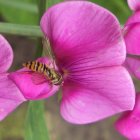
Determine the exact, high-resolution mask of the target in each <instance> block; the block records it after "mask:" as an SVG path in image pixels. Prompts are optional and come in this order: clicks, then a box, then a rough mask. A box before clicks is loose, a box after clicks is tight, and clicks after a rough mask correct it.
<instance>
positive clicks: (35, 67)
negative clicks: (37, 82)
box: [23, 61, 63, 85]
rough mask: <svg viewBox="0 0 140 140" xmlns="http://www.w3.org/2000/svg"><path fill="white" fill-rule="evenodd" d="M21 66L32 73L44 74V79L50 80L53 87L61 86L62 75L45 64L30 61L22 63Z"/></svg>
mask: <svg viewBox="0 0 140 140" xmlns="http://www.w3.org/2000/svg"><path fill="white" fill-rule="evenodd" d="M23 66H24V67H26V68H28V69H29V70H32V71H34V72H38V73H41V74H44V75H45V76H46V78H47V79H48V80H50V81H51V83H52V84H54V85H61V84H62V82H63V78H62V75H61V74H60V73H58V72H57V71H56V70H55V69H53V68H49V66H48V65H46V64H43V63H40V62H37V61H30V62H27V63H24V64H23Z"/></svg>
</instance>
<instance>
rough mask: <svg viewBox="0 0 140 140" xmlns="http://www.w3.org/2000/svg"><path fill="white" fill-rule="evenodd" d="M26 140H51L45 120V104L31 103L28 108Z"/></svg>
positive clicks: (39, 102) (40, 102) (41, 102)
mask: <svg viewBox="0 0 140 140" xmlns="http://www.w3.org/2000/svg"><path fill="white" fill-rule="evenodd" d="M25 140H49V137H48V131H47V128H46V122H45V118H44V102H43V101H30V102H29V106H28V112H27V118H26V129H25Z"/></svg>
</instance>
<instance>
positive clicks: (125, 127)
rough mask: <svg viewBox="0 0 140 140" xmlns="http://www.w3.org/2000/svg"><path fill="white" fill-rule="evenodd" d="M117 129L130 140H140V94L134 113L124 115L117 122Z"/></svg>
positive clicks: (129, 112) (137, 97)
mask: <svg viewBox="0 0 140 140" xmlns="http://www.w3.org/2000/svg"><path fill="white" fill-rule="evenodd" d="M116 129H117V130H118V131H119V132H120V133H121V134H122V135H124V136H125V137H127V138H128V139H129V140H140V94H139V93H138V94H137V96H136V103H135V107H134V109H133V111H128V112H126V113H124V114H123V115H122V116H121V117H120V118H119V120H118V121H117V122H116Z"/></svg>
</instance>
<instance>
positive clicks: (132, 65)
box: [124, 57, 140, 79]
mask: <svg viewBox="0 0 140 140" xmlns="http://www.w3.org/2000/svg"><path fill="white" fill-rule="evenodd" d="M124 65H125V67H126V68H127V70H128V71H129V72H130V74H132V75H133V76H135V77H136V78H138V79H140V59H139V58H131V57H127V59H126V61H125V64H124Z"/></svg>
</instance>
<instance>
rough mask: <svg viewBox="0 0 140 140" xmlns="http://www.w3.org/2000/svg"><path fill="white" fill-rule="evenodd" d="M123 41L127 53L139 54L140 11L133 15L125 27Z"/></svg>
mask: <svg viewBox="0 0 140 140" xmlns="http://www.w3.org/2000/svg"><path fill="white" fill-rule="evenodd" d="M124 39H125V43H126V48H127V53H129V54H134V55H139V54H140V41H139V40H140V11H137V12H136V13H134V14H133V15H132V16H131V17H130V18H129V19H128V21H127V23H126V25H125V34H124Z"/></svg>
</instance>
